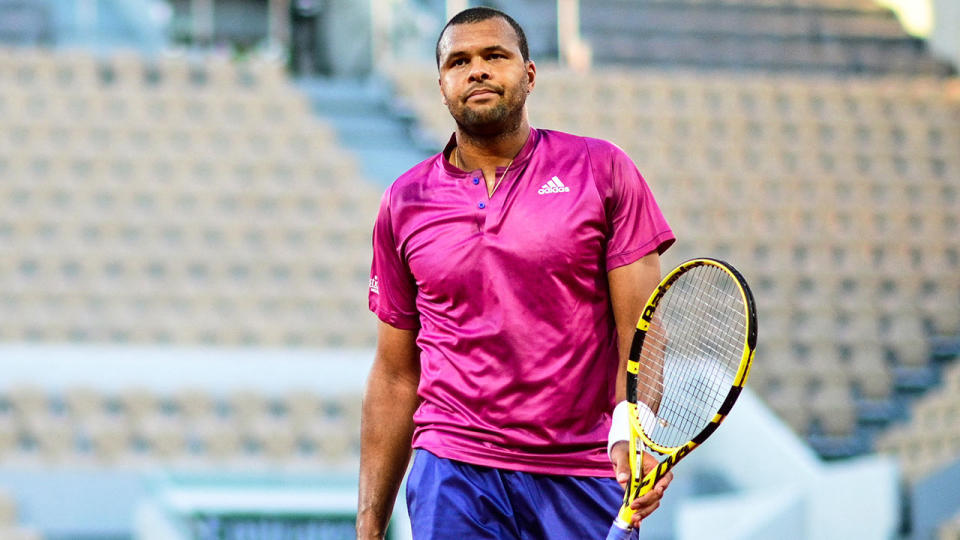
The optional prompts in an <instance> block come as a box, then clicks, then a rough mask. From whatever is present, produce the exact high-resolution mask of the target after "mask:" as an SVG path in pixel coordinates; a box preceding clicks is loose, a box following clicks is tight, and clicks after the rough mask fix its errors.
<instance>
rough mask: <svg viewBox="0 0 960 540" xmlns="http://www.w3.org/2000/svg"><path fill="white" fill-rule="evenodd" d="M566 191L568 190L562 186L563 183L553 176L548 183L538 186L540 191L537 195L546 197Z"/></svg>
mask: <svg viewBox="0 0 960 540" xmlns="http://www.w3.org/2000/svg"><path fill="white" fill-rule="evenodd" d="M568 191H570V188H568V187H567V186H565V185H563V182H561V181H560V179H559V178H557V177H556V176H554V177H553V178H551V179H550V181H549V182H547V183H546V184H544V185H542V186H540V189H539V190H538V191H537V193H539V194H540V195H546V194H547V193H566V192H568Z"/></svg>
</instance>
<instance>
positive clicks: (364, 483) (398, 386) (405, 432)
mask: <svg viewBox="0 0 960 540" xmlns="http://www.w3.org/2000/svg"><path fill="white" fill-rule="evenodd" d="M417 404H418V398H417V382H416V381H410V380H404V379H394V378H393V377H391V376H389V375H386V374H384V373H382V372H378V371H374V372H372V373H371V374H370V379H369V380H368V382H367V390H366V394H365V396H364V402H363V411H362V418H361V422H360V426H361V428H360V430H361V433H360V489H359V490H360V494H359V501H358V503H359V507H358V512H357V538H359V539H368V538H369V539H372V538H383V535H384V534H385V533H386V527H387V523H388V522H389V520H390V513H391V512H392V511H393V504H394V501H395V500H396V498H397V491H398V490H399V489H400V483H401V482H402V481H403V474H404V472H405V471H406V468H407V463H408V462H409V460H410V441H411V438H412V437H413V413H414V411H415V410H416V407H417Z"/></svg>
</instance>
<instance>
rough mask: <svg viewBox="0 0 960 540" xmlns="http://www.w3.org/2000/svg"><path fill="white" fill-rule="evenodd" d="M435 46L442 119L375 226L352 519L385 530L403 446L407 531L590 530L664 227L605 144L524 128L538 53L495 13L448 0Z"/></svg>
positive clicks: (621, 457) (611, 498) (652, 498)
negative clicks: (372, 339) (371, 356)
mask: <svg viewBox="0 0 960 540" xmlns="http://www.w3.org/2000/svg"><path fill="white" fill-rule="evenodd" d="M437 65H438V68H439V72H440V81H439V82H440V91H441V95H442V98H443V103H444V104H445V105H446V106H447V108H448V109H449V110H450V113H451V115H452V116H453V118H454V119H455V120H456V122H457V130H456V133H455V134H454V135H453V137H451V139H450V142H449V143H448V145H447V147H446V148H445V149H444V150H443V152H441V153H440V154H438V155H436V156H434V157H433V158H430V159H428V160H426V161H424V162H423V163H420V164H419V165H417V166H415V167H414V168H412V169H411V170H410V171H408V172H407V173H405V174H404V175H403V176H401V177H400V178H399V179H397V181H396V182H395V183H394V184H393V185H392V186H391V187H390V188H389V189H388V190H387V192H386V193H385V195H384V198H383V201H382V204H381V207H380V213H379V216H378V218H377V223H376V225H375V228H374V258H373V267H372V271H371V278H370V297H369V298H370V308H371V310H372V311H373V312H374V313H376V314H377V316H378V317H379V319H380V322H379V326H378V342H377V352H376V357H375V360H374V365H373V368H372V370H371V373H370V377H369V379H368V382H367V389H366V394H365V398H364V404H363V419H362V427H361V431H362V435H361V437H362V449H361V465H360V495H359V513H358V518H357V533H358V537H359V538H361V539H365V538H382V537H383V535H384V532H385V527H386V525H387V522H388V520H389V517H390V512H391V510H392V506H393V502H394V500H395V498H396V495H397V491H398V489H399V486H400V483H401V481H402V478H403V474H404V472H405V470H406V466H407V464H408V461H409V458H410V454H411V447H412V448H416V449H417V452H416V456H415V459H414V464H413V467H412V469H411V471H410V477H409V478H408V480H407V503H408V508H409V511H410V517H411V523H412V526H413V532H414V538H416V539H418V540H419V539H434V538H436V539H440V538H459V539H475V538H490V539H498V540H499V539H509V538H515V539H520V538H547V537H548V536H549V537H550V538H571V539H590V538H603V536H604V535H605V534H606V531H607V529H608V527H609V525H610V523H611V521H612V519H613V517H614V515H615V514H616V511H617V510H618V509H619V505H620V502H621V499H622V497H623V485H624V483H625V482H626V480H627V473H628V471H629V465H628V461H627V450H626V444H625V443H624V442H622V440H621V439H622V437H616V436H614V437H612V439H611V440H610V443H616V444H614V445H613V448H612V449H610V450H608V444H607V443H608V441H607V439H608V430H609V428H610V416H611V411H612V409H613V408H614V404H615V403H618V402H622V401H623V399H624V394H625V388H624V387H625V381H624V375H623V374H624V368H623V366H625V364H626V355H627V352H628V349H629V345H630V340H631V339H632V336H633V329H634V326H635V324H636V321H637V320H638V318H639V315H640V312H641V310H642V308H643V305H644V302H645V300H646V299H647V297H648V296H649V294H650V292H651V291H652V290H653V289H654V288H655V287H656V285H657V283H658V282H659V279H660V262H659V253H661V252H662V251H663V250H665V249H666V248H667V247H668V246H669V245H670V244H671V243H672V242H673V240H674V237H673V234H672V232H671V231H670V228H669V227H668V226H667V223H666V221H665V220H664V219H663V216H662V215H661V213H660V210H659V209H658V207H657V205H656V202H655V201H654V199H653V196H652V195H651V193H650V191H649V189H648V187H647V185H646V183H645V182H644V180H643V179H642V178H641V176H640V174H639V173H638V172H637V170H636V167H635V166H634V165H633V163H632V162H631V161H630V159H629V158H628V157H627V156H626V155H625V154H624V153H623V152H622V151H621V150H620V149H618V148H617V147H615V146H614V145H612V144H610V143H607V142H604V141H600V140H596V139H587V138H582V137H576V136H573V135H568V134H564V133H559V132H554V131H547V130H539V129H532V128H531V127H530V124H529V121H528V118H527V110H526V98H527V95H528V94H529V93H530V92H531V91H532V90H533V89H534V87H535V83H536V66H535V65H534V63H533V62H532V61H530V59H529V53H528V50H527V44H526V38H525V37H524V34H523V30H522V29H521V28H520V27H519V25H517V23H516V22H515V21H514V20H513V19H511V18H510V17H509V16H507V15H505V14H504V13H501V12H499V11H495V10H492V9H489V8H472V9H468V10H466V11H464V12H461V13H460V14H458V15H456V16H455V17H454V18H453V19H451V21H450V22H449V23H448V24H447V26H446V27H445V28H444V30H443V31H442V32H441V34H440V38H439V39H438V42H437ZM618 335H619V338H618ZM618 440H619V441H620V442H618ZM655 463H656V460H654V459H653V457H652V456H647V460H645V466H646V468H648V469H649V468H650V467H651V466H652V465H653V464H655ZM611 464H612V466H611ZM615 475H616V479H614V476H615ZM669 481H670V478H669V477H668V478H665V479H664V481H662V482H661V483H659V484H658V485H657V486H656V487H655V488H654V490H652V491H651V492H650V493H649V494H647V495H645V496H644V497H642V498H640V499H637V500H636V501H634V502H633V506H634V508H636V509H637V510H638V512H637V514H636V517H635V520H634V524H635V525H639V521H640V519H642V518H643V517H645V516H647V515H649V514H650V512H652V511H653V510H654V509H655V508H656V507H657V506H658V505H659V499H660V497H661V496H662V494H663V490H664V489H665V488H666V487H667V485H668V484H669ZM618 482H619V483H618Z"/></svg>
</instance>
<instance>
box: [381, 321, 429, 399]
mask: <svg viewBox="0 0 960 540" xmlns="http://www.w3.org/2000/svg"><path fill="white" fill-rule="evenodd" d="M418 332H419V329H417V330H407V329H403V328H397V327H395V326H391V325H390V324H388V323H385V322H383V321H378V323H377V352H376V356H375V358H374V365H373V368H374V369H376V370H378V371H380V372H381V373H382V374H383V375H387V376H389V377H391V378H392V379H394V380H395V381H397V382H404V383H407V384H413V385H417V384H419V382H420V349H419V348H417V334H418Z"/></svg>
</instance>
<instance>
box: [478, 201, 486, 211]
mask: <svg viewBox="0 0 960 540" xmlns="http://www.w3.org/2000/svg"><path fill="white" fill-rule="evenodd" d="M486 207H487V205H486V204H483V203H482V202H481V203H477V208H479V209H481V210H483V209H484V208H486Z"/></svg>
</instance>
